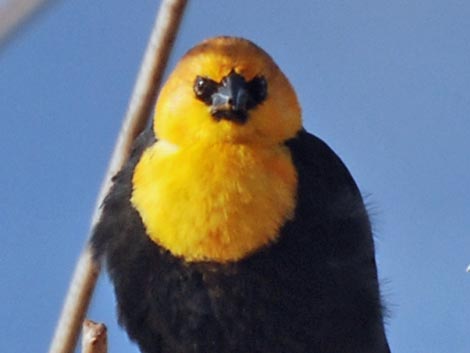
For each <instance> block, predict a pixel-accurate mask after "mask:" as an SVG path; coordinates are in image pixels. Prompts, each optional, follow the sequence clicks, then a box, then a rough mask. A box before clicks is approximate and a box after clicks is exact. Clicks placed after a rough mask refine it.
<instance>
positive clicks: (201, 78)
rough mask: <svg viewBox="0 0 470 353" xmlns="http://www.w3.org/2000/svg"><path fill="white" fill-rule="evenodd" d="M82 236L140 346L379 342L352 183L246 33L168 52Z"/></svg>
mask: <svg viewBox="0 0 470 353" xmlns="http://www.w3.org/2000/svg"><path fill="white" fill-rule="evenodd" d="M91 242H92V247H93V249H94V251H95V255H96V256H97V258H99V259H101V258H104V259H105V261H106V263H107V268H108V272H109V274H110V277H111V279H112V281H113V283H114V286H115V292H116V297H117V306H118V311H119V319H120V323H121V324H122V325H123V326H124V327H125V329H126V330H127V332H128V334H129V336H130V338H131V339H132V340H134V341H136V342H137V343H138V345H139V346H140V348H141V350H142V351H143V352H145V353H307V352H308V353H386V352H389V348H388V344H387V340H386V337H385V333H384V325H383V313H382V307H381V300H380V294H379V286H378V281H377V270H376V263H375V258H374V242H373V238H372V234H371V227H370V223H369V218H368V216H367V212H366V209H365V207H364V203H363V200H362V197H361V195H360V193H359V191H358V188H357V186H356V184H355V182H354V180H353V178H352V177H351V175H350V174H349V172H348V170H347V169H346V167H345V166H344V164H343V163H342V162H341V160H340V159H339V158H338V156H336V154H335V153H334V152H333V151H332V150H331V149H330V148H329V147H328V146H327V145H326V144H325V143H324V142H322V141H321V140H320V139H319V138H317V137H315V136H313V135H311V134H309V133H308V132H306V131H305V130H304V129H303V128H302V121H301V111H300V108H299V104H298V101H297V97H296V94H295V92H294V89H293V88H292V86H291V85H290V83H289V81H288V80H287V78H286V77H285V76H284V74H283V73H282V72H281V70H280V69H279V68H278V67H277V65H276V64H275V63H274V61H273V60H272V59H271V57H270V56H269V55H268V54H267V53H265V52H264V51H263V50H262V49H260V48H259V47H257V46H256V45H255V44H253V43H251V42H250V41H247V40H245V39H241V38H232V37H217V38H213V39H209V40H206V41H204V42H202V43H201V44H199V45H197V46H196V47H195V48H193V49H191V50H190V51H189V52H188V53H187V54H186V55H185V56H184V57H183V58H182V59H181V61H180V62H179V64H178V65H177V67H176V69H175V70H174V72H173V73H172V74H171V75H170V77H169V79H168V81H167V82H166V84H165V85H164V87H163V88H162V91H161V93H160V95H159V98H158V101H157V105H156V111H155V120H154V123H153V126H152V127H151V128H149V129H148V131H145V132H144V133H142V134H141V136H140V137H139V138H138V139H137V141H136V142H135V145H134V150H133V152H132V155H131V157H130V160H129V161H128V163H127V164H126V165H125V166H124V168H123V169H122V170H121V171H120V172H119V173H118V174H117V175H116V177H115V178H114V185H113V187H112V189H111V191H110V192H109V195H108V196H107V198H106V200H105V201H104V205H103V214H102V217H101V220H100V222H99V224H98V225H97V226H96V228H95V231H94V235H93V237H92V241H91Z"/></svg>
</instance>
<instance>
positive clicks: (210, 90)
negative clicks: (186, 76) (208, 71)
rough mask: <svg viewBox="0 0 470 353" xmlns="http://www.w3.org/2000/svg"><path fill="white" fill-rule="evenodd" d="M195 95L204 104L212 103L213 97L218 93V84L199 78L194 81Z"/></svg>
mask: <svg viewBox="0 0 470 353" xmlns="http://www.w3.org/2000/svg"><path fill="white" fill-rule="evenodd" d="M193 89H194V93H195V94H196V97H197V98H198V99H199V100H201V101H203V102H204V103H206V104H208V105H210V104H211V103H212V95H213V94H214V93H215V92H216V91H217V82H215V81H213V80H211V79H209V78H206V77H202V76H197V77H196V80H195V81H194V87H193Z"/></svg>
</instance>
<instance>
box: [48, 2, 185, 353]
mask: <svg viewBox="0 0 470 353" xmlns="http://www.w3.org/2000/svg"><path fill="white" fill-rule="evenodd" d="M186 3H187V0H164V1H162V3H161V5H160V9H159V11H158V16H157V19H156V21H155V25H154V28H153V30H152V33H151V35H150V39H149V43H148V45H147V49H146V52H145V55H144V58H143V61H142V65H141V68H140V71H139V74H138V76H137V80H136V83H135V86H134V90H133V93H132V96H131V99H130V102H129V108H128V110H127V113H126V116H125V118H124V121H123V124H122V128H121V132H120V134H119V136H118V139H117V142H116V146H115V149H114V152H113V155H112V157H111V160H110V163H109V166H108V170H107V172H106V175H105V177H104V181H103V184H102V187H101V190H100V192H99V195H98V198H97V201H96V206H95V212H94V214H93V217H92V221H91V230H90V233H91V231H92V230H93V228H94V226H95V224H96V223H97V222H98V221H99V219H100V216H101V208H100V206H101V204H102V202H103V199H104V197H105V195H106V194H107V193H108V191H109V188H110V186H111V178H112V177H113V176H114V175H115V174H116V172H117V171H118V170H119V169H120V168H121V167H122V165H123V164H124V163H125V162H126V161H127V158H128V157H129V153H130V148H131V145H132V142H133V141H134V139H135V138H136V137H137V135H138V134H139V133H140V132H141V131H142V130H143V129H144V127H145V126H146V123H147V120H148V118H149V116H150V113H151V111H152V106H153V104H154V101H155V96H156V94H157V91H158V88H159V87H160V83H161V80H162V76H163V72H164V69H165V67H166V64H167V61H168V57H169V55H170V51H171V48H172V46H173V43H174V40H175V38H176V34H177V31H178V28H179V25H180V23H181V19H182V16H183V13H184V9H185V7H186ZM99 272H100V268H99V264H97V263H96V262H95V261H93V257H92V256H91V250H90V248H89V247H88V245H86V246H85V248H84V250H83V252H82V254H81V255H80V258H79V261H78V263H77V266H76V268H75V272H74V275H73V277H72V281H71V284H70V286H69V290H68V293H67V296H66V299H65V303H64V307H63V309H62V313H61V315H60V318H59V322H58V324H57V328H56V331H55V333H54V337H53V339H52V342H51V346H50V349H49V353H71V352H73V350H74V347H75V346H76V343H77V339H78V335H79V331H80V328H81V325H82V321H83V319H84V317H85V313H86V310H87V308H88V305H89V303H90V300H91V296H92V294H93V290H94V288H95V285H96V280H97V278H98V275H99Z"/></svg>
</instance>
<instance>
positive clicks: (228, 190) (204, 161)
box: [131, 141, 297, 262]
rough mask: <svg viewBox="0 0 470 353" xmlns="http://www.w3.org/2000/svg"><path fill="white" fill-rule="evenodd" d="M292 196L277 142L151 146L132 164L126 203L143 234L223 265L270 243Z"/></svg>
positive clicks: (285, 152)
mask: <svg viewBox="0 0 470 353" xmlns="http://www.w3.org/2000/svg"><path fill="white" fill-rule="evenodd" d="M296 191H297V174H296V171H295V168H294V165H293V163H292V159H291V155H290V151H289V149H288V148H287V147H285V146H284V145H277V146H271V147H269V148H268V147H266V146H264V147H261V146H254V145H247V144H229V143H212V144H206V143H203V142H200V143H195V144H192V145H190V146H185V147H181V148H178V147H177V146H174V145H171V144H169V143H167V142H165V141H158V142H157V143H155V144H154V145H153V146H151V147H150V148H149V149H147V150H146V151H145V152H144V154H143V155H142V157H141V159H140V161H139V162H138V164H137V166H136V169H135V173H134V177H133V192H132V198H131V202H132V204H133V206H134V207H135V209H136V210H137V211H138V213H139V214H140V216H141V219H142V221H143V224H144V226H145V229H146V232H147V235H148V236H149V237H150V238H151V239H152V240H153V241H154V242H155V243H157V244H158V245H160V246H162V247H163V248H165V249H167V250H169V251H170V252H171V253H172V254H174V255H175V256H179V257H182V258H184V259H185V260H186V261H189V262H194V261H215V262H229V261H236V260H240V259H242V258H244V257H246V256H248V255H249V254H251V253H253V252H255V251H256V250H258V249H260V248H262V247H264V246H267V245H269V243H271V242H273V241H275V240H276V239H277V237H278V235H279V231H280V228H281V227H282V225H283V224H284V223H285V222H286V221H287V220H288V219H290V218H292V216H293V213H294V208H295V197H296Z"/></svg>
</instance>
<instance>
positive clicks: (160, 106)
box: [154, 37, 302, 146]
mask: <svg viewBox="0 0 470 353" xmlns="http://www.w3.org/2000/svg"><path fill="white" fill-rule="evenodd" d="M230 76H235V77H236V79H235V81H236V80H239V81H242V84H244V85H245V91H246V93H247V99H248V102H247V101H246V97H245V98H243V97H242V98H241V100H242V101H243V102H242V105H243V103H247V104H245V105H246V107H245V108H246V109H245V113H246V114H242V115H245V116H242V118H241V119H230V118H225V117H224V116H223V115H224V111H225V112H227V110H223V109H222V110H223V111H222V112H221V111H220V109H218V108H217V107H214V104H219V106H220V103H221V102H220V101H219V102H216V101H215V100H216V99H217V98H215V95H216V94H215V95H214V94H213V93H217V91H218V90H219V89H220V88H222V87H223V86H224V85H225V86H227V80H228V78H229V77H230ZM198 80H199V81H200V82H199V83H198V82H197V81H198ZM201 80H202V81H205V82H202V81H201ZM204 83H206V84H208V85H209V87H207V85H206V87H205V89H206V92H202V93H205V94H206V97H205V98H206V101H204V99H202V98H201V97H198V96H197V90H198V88H197V87H196V86H197V85H198V84H199V85H201V84H204ZM236 83H237V82H236ZM211 85H212V86H211ZM260 95H261V96H260ZM225 98H226V96H225ZM250 100H251V103H250ZM222 103H227V102H222ZM228 110H231V108H230V109H228ZM237 116H238V115H237ZM238 117H239V116H238ZM301 124H302V123H301V113H300V107H299V104H298V101H297V96H296V94H295V92H294V89H293V88H292V86H291V84H290V83H289V81H288V80H287V78H286V77H285V76H284V74H283V73H282V71H281V70H280V69H279V68H278V66H277V65H276V64H275V63H274V61H273V60H272V59H271V57H270V56H269V55H268V54H267V53H266V52H265V51H263V50H262V49H261V48H259V47H258V46H256V45H255V44H253V43H252V42H250V41H248V40H246V39H241V38H234V37H216V38H212V39H208V40H206V41H204V42H202V43H201V44H199V45H198V46H196V47H194V48H193V49H191V50H190V51H189V52H188V53H187V54H186V55H185V56H184V57H183V58H182V59H181V61H180V62H179V64H178V65H177V66H176V68H175V70H174V71H173V73H172V74H171V75H170V77H169V78H168V81H167V82H166V84H165V85H164V87H163V89H162V91H161V93H160V96H159V98H158V101H157V105H156V110H155V123H154V129H155V134H156V136H157V138H159V139H162V140H165V141H168V142H171V143H173V144H175V145H179V146H184V145H188V144H192V143H194V142H198V141H199V142H201V141H202V140H203V141H205V142H209V143H218V142H229V143H248V144H250V143H255V144H268V145H275V144H279V143H282V142H284V141H285V140H287V139H289V138H292V137H294V136H295V134H296V132H297V131H298V130H299V129H300V127H301Z"/></svg>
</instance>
